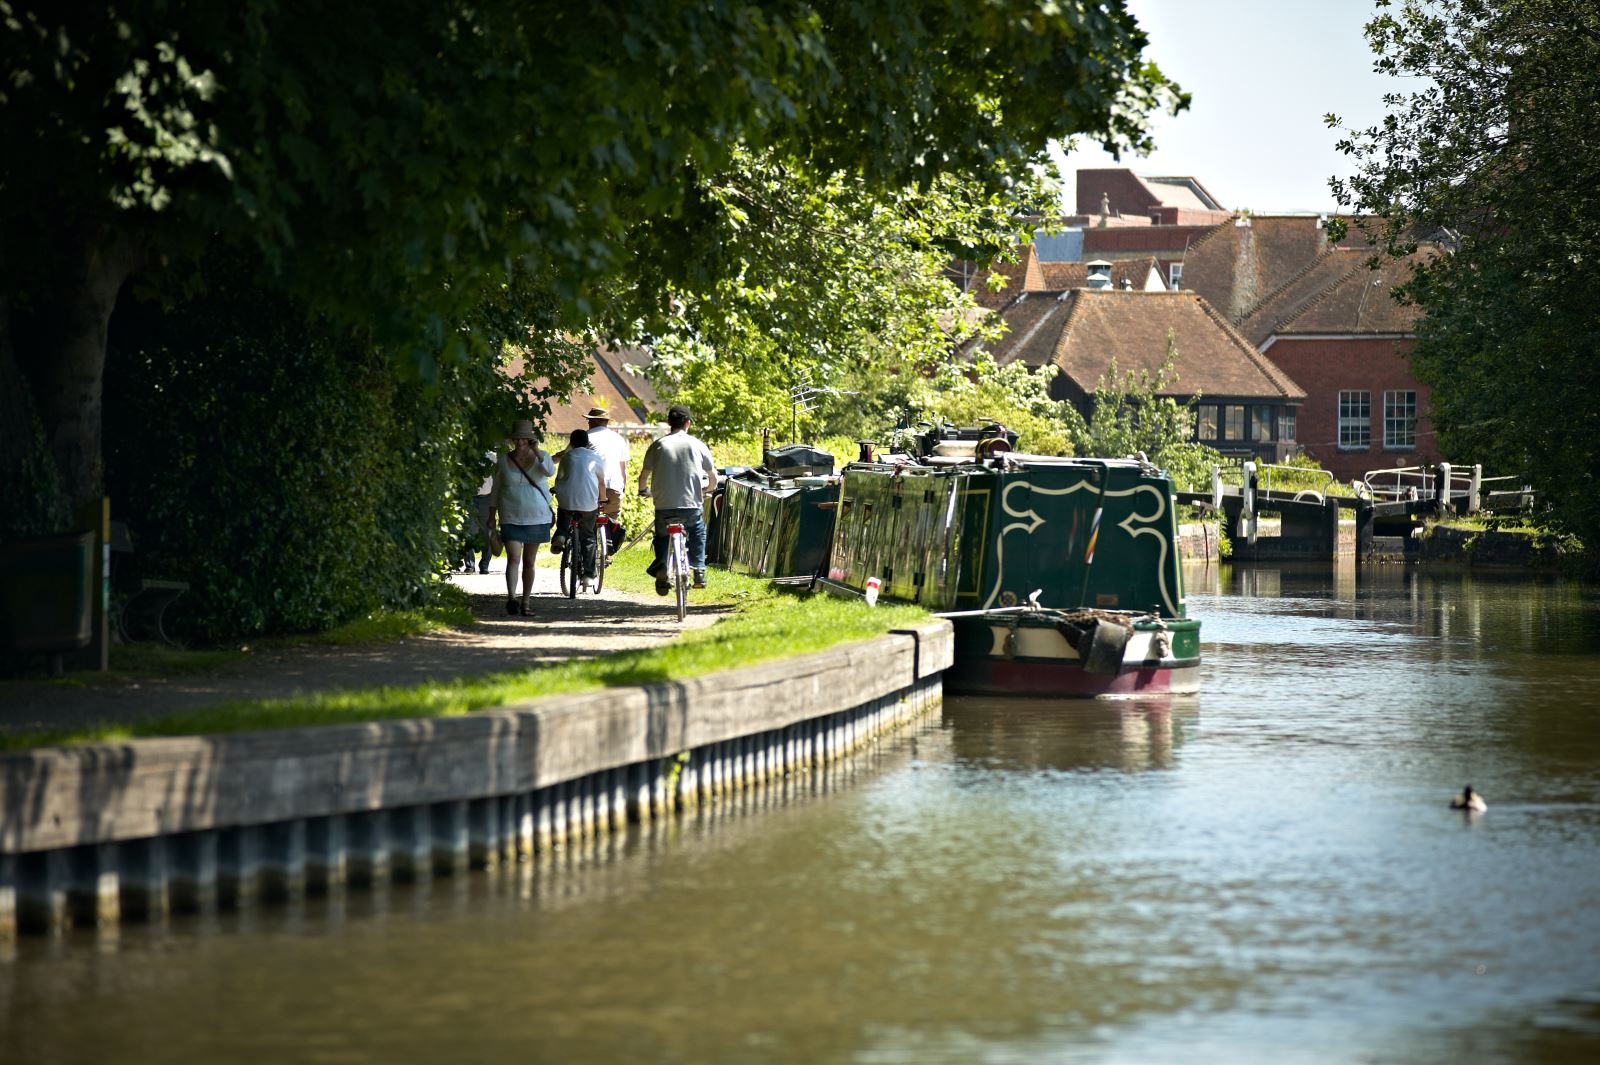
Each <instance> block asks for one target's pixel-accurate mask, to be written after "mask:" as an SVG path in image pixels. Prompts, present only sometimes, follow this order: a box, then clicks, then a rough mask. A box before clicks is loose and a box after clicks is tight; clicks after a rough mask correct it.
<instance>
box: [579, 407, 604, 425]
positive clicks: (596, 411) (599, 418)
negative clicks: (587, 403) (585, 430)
mask: <svg viewBox="0 0 1600 1065" xmlns="http://www.w3.org/2000/svg"><path fill="white" fill-rule="evenodd" d="M584 417H585V418H588V419H589V420H590V421H591V422H609V421H610V420H611V415H609V414H607V413H606V409H605V408H604V407H590V408H589V413H588V414H585V415H584Z"/></svg>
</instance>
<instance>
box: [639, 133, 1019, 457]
mask: <svg viewBox="0 0 1600 1065" xmlns="http://www.w3.org/2000/svg"><path fill="white" fill-rule="evenodd" d="M1034 184H1036V182H1035V181H1033V180H1031V179H1029V180H1025V181H1021V182H1017V183H1016V187H1017V188H1019V189H1020V188H1024V187H1031V186H1032V185H1034ZM1011 191H1012V190H1006V191H1005V192H1003V193H995V192H991V191H989V190H987V189H985V188H984V187H982V186H981V185H979V184H978V183H977V182H974V181H971V180H968V179H963V178H957V177H953V176H948V175H947V176H944V177H940V178H938V179H936V180H934V181H933V182H931V183H930V184H929V185H928V186H927V187H925V188H919V187H917V186H914V185H913V186H906V187H901V188H896V189H889V190H877V189H874V188H872V187H871V186H870V185H868V183H867V182H866V181H865V180H864V179H863V178H861V177H860V176H859V175H854V174H849V173H845V172H835V173H831V174H823V175H819V174H816V173H814V172H813V171H812V170H811V169H810V167H809V166H808V165H807V164H805V163H804V162H801V161H798V160H796V159H793V158H784V157H780V156H777V155H775V154H774V153H771V152H767V153H759V154H758V153H751V152H746V151H740V152H737V153H735V156H734V159H733V163H732V165H731V166H730V167H729V168H728V169H727V170H726V171H724V172H723V173H721V174H719V175H717V176H716V177H715V178H714V179H712V180H709V181H707V183H706V188H705V192H704V195H705V197H706V198H707V199H708V200H711V201H714V202H715V203H716V204H717V205H718V206H717V212H716V214H717V219H718V220H717V223H716V224H715V226H714V227H713V228H712V229H711V230H710V232H711V234H712V244H713V246H714V247H715V248H716V249H717V254H719V255H720V257H721V258H722V260H723V261H722V262H720V263H718V264H716V265H715V267H714V268H713V269H712V270H711V271H710V273H711V274H712V276H714V277H716V278H717V280H715V281H714V282H713V283H712V284H710V285H709V286H708V287H707V288H706V289H705V290H704V291H702V292H696V291H694V290H693V289H689V288H684V287H676V288H673V289H672V290H671V294H672V296H673V304H674V306H675V308H676V311H675V313H674V315H673V317H672V319H670V320H669V321H668V322H667V323H666V327H665V330H664V332H663V333H661V334H660V335H658V336H657V337H656V338H655V343H654V345H653V346H654V350H655V352H656V358H655V360H654V363H653V366H652V371H651V372H652V376H653V377H654V379H655V381H656V385H657V387H658V389H659V390H661V391H662V392H663V393H664V394H670V395H672V396H674V397H675V398H677V399H679V400H682V401H684V402H687V403H689V405H690V406H691V407H692V409H693V410H694V411H695V421H696V424H697V425H699V426H700V428H701V430H702V431H703V432H705V433H707V434H709V435H710V436H711V437H713V438H715V437H718V436H725V435H728V434H737V433H741V432H748V431H749V430H750V429H751V428H753V427H760V426H766V427H769V428H773V429H779V430H782V431H784V432H787V431H788V429H789V427H790V419H791V405H790V395H791V390H793V389H795V388H797V387H800V386H803V385H812V386H817V387H822V388H827V389H829V390H830V391H826V392H823V393H821V394H820V395H818V396H817V397H816V401H815V404H814V407H815V409H814V410H813V411H812V412H811V413H810V414H809V415H808V416H807V417H806V418H805V419H804V421H805V422H806V424H807V428H808V429H811V428H815V427H817V426H819V425H823V424H827V425H829V426H831V427H833V428H837V427H838V423H839V416H840V414H841V412H842V411H843V410H846V409H853V408H863V407H864V408H869V409H873V410H875V411H877V412H878V413H880V414H881V413H883V410H882V404H881V403H879V402H877V399H878V397H879V396H880V394H881V393H883V391H884V389H885V386H886V385H889V384H891V383H892V382H893V381H895V380H896V379H897V378H900V377H903V376H906V375H910V376H916V375H919V374H922V373H925V372H927V371H928V370H929V369H930V368H932V367H935V366H937V365H938V364H940V363H942V362H944V361H945V360H946V358H947V355H948V352H949V349H950V346H951V345H952V344H953V343H958V342H960V341H961V340H963V339H964V338H965V337H967V336H969V335H971V334H972V333H973V332H974V331H975V329H976V328H977V327H976V325H975V322H974V321H973V320H972V316H971V312H972V311H973V310H974V309H975V308H974V305H973V302H972V298H971V296H969V295H964V294H963V293H961V292H960V290H959V289H957V288H956V286H955V285H953V284H952V283H951V282H950V281H949V279H948V278H947V276H946V274H945V268H946V266H947V265H948V263H949V262H950V260H951V259H952V258H982V259H985V260H987V259H990V258H993V257H994V256H996V255H1000V254H1003V253H1009V252H1010V251H1011V250H1012V249H1013V248H1014V247H1015V246H1016V243H1017V241H1018V239H1019V237H1021V236H1024V235H1025V233H1026V227H1025V226H1023V225H1022V224H1021V223H1020V222H1019V221H1018V220H1017V218H1016V211H1015V207H1014V206H1013V199H1012V196H1011ZM892 423H893V422H892V418H891V419H890V421H889V422H888V423H887V424H892ZM884 424H885V423H883V422H882V421H881V420H880V421H879V422H878V423H877V425H876V426H875V428H880V429H881V428H883V427H884Z"/></svg>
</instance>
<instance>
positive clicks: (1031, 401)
mask: <svg viewBox="0 0 1600 1065" xmlns="http://www.w3.org/2000/svg"><path fill="white" fill-rule="evenodd" d="M1174 358H1175V354H1174V353H1173V352H1172V351H1169V352H1168V355H1167V361H1166V363H1165V364H1164V365H1163V366H1162V367H1161V368H1160V369H1159V370H1158V371H1156V372H1155V373H1153V374H1152V373H1148V372H1138V373H1128V374H1119V373H1118V371H1117V366H1116V363H1115V362H1113V363H1112V364H1111V367H1110V368H1109V369H1108V370H1107V372H1106V374H1105V375H1104V376H1103V377H1102V378H1101V379H1100V382H1099V384H1098V385H1097V386H1096V388H1095V394H1094V402H1093V408H1092V410H1091V413H1090V417H1089V418H1088V419H1085V418H1084V417H1083V416H1082V415H1081V414H1079V412H1078V411H1077V409H1076V408H1075V407H1073V405H1072V404H1071V403H1068V402H1066V401H1064V400H1057V399H1053V398H1051V395H1050V382H1051V380H1052V379H1053V378H1054V376H1055V374H1056V369H1055V367H1045V368H1043V369H1041V370H1030V369H1029V368H1028V367H1027V366H1025V365H1023V364H1021V363H1012V364H1010V365H1007V366H997V365H996V364H995V362H994V360H993V359H992V358H991V357H990V356H989V355H988V353H987V352H985V351H983V350H982V349H979V350H978V351H976V352H975V353H974V355H973V356H972V359H971V361H970V362H967V363H957V362H951V363H948V364H946V365H945V366H943V367H941V368H940V369H939V370H937V371H935V372H933V373H931V374H928V375H926V376H919V377H915V378H907V379H905V381H906V387H905V391H904V392H903V393H901V395H903V397H904V403H905V406H904V408H903V409H904V411H905V412H906V414H905V417H906V422H907V424H915V423H917V422H921V421H927V422H948V423H950V424H952V425H976V424H982V423H984V422H989V421H995V422H999V423H1000V424H1002V425H1004V426H1005V427H1006V428H1008V429H1013V430H1015V431H1016V432H1017V433H1018V449H1019V450H1021V451H1025V452H1029V453H1032V454H1041V455H1081V456H1084V457H1086V458H1124V457H1127V456H1129V455H1133V454H1137V453H1139V452H1141V451H1142V452H1144V454H1145V455H1146V456H1147V457H1148V458H1149V459H1150V461H1151V462H1153V463H1155V464H1156V465H1157V466H1160V467H1161V468H1163V469H1165V470H1167V472H1168V473H1169V474H1170V475H1171V476H1172V478H1173V480H1174V483H1175V484H1176V485H1177V486H1178V488H1179V489H1180V490H1185V491H1194V490H1198V489H1200V488H1203V487H1207V486H1209V485H1210V483H1211V466H1212V464H1213V463H1217V462H1220V461H1221V456H1219V455H1218V454H1217V453H1216V451H1214V450H1213V449H1211V448H1208V447H1205V446H1204V445H1202V444H1199V443H1196V442H1195V441H1194V440H1193V439H1192V438H1193V436H1194V414H1193V412H1192V411H1191V410H1190V409H1189V408H1188V407H1186V406H1184V405H1182V404H1180V403H1178V401H1177V400H1175V399H1173V398H1172V397H1170V396H1163V395H1161V394H1160V393H1161V392H1162V391H1164V390H1166V388H1167V383H1168V379H1169V377H1170V376H1171V374H1172V367H1173V361H1174ZM897 383H898V382H897Z"/></svg>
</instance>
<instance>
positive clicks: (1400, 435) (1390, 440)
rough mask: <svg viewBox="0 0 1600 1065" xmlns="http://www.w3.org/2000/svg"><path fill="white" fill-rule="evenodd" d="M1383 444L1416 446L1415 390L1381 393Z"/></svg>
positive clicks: (1393, 446) (1399, 446)
mask: <svg viewBox="0 0 1600 1065" xmlns="http://www.w3.org/2000/svg"><path fill="white" fill-rule="evenodd" d="M1383 446H1384V447H1389V448H1410V447H1416V446H1417V394H1416V393H1415V392H1385V393H1384V394H1383Z"/></svg>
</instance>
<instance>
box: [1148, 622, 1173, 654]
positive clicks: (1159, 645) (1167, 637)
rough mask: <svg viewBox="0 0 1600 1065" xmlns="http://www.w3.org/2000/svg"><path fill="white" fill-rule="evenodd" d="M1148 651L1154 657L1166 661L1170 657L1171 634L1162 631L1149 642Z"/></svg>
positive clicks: (1164, 630)
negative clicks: (1152, 653)
mask: <svg viewBox="0 0 1600 1065" xmlns="http://www.w3.org/2000/svg"><path fill="white" fill-rule="evenodd" d="M1150 650H1151V651H1152V652H1154V654H1155V657H1157V658H1161V659H1166V658H1171V657H1172V633H1170V632H1168V631H1167V630H1166V629H1162V630H1160V631H1159V632H1157V633H1156V634H1155V636H1154V637H1153V638H1152V639H1151V641H1150Z"/></svg>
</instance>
